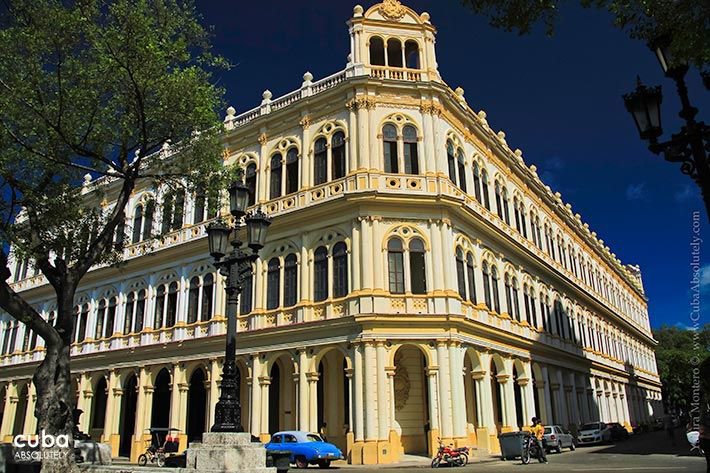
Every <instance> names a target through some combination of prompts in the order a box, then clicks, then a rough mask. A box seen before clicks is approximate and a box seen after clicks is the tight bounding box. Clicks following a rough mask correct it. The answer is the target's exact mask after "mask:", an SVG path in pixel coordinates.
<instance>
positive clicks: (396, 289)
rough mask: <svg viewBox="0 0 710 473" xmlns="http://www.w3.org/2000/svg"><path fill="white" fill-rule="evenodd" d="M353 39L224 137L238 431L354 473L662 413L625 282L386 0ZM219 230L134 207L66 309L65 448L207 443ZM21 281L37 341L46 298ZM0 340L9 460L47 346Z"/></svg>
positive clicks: (27, 425)
mask: <svg viewBox="0 0 710 473" xmlns="http://www.w3.org/2000/svg"><path fill="white" fill-rule="evenodd" d="M348 27H349V34H350V39H351V41H350V44H351V51H350V55H349V57H348V63H347V65H346V66H345V69H344V70H342V71H340V72H337V73H335V74H333V75H331V76H328V77H325V78H323V79H320V80H314V79H313V77H312V75H311V74H310V73H305V74H304V75H303V83H302V84H301V86H300V88H298V89H297V90H295V91H293V92H291V93H289V94H287V95H285V96H283V97H279V98H273V97H272V94H271V93H270V92H269V91H265V92H264V94H263V100H262V102H261V104H260V105H259V106H258V107H256V108H254V109H251V110H249V111H246V112H244V113H239V114H238V113H237V112H236V111H235V110H234V109H233V108H230V109H229V110H228V111H227V116H226V118H225V119H224V127H225V132H224V150H225V163H229V164H231V163H237V164H239V165H240V166H241V167H242V168H243V169H244V170H245V171H246V181H247V184H248V185H249V187H250V188H251V189H252V190H253V191H254V192H253V202H252V204H253V205H254V206H259V207H261V208H262V209H263V210H264V211H265V212H267V213H268V214H270V215H271V216H272V217H274V220H273V224H272V226H271V227H270V229H269V240H268V243H267V246H266V247H265V248H264V249H263V251H262V252H261V259H259V260H258V261H257V262H256V264H255V268H254V276H253V278H252V280H251V281H249V283H248V284H247V288H246V290H245V293H244V294H243V295H242V297H241V301H240V315H239V319H238V331H239V334H238V349H237V355H238V362H239V371H240V378H241V401H242V420H243V423H244V427H245V430H247V431H249V432H251V433H252V434H254V435H257V436H259V437H261V438H262V439H263V440H267V439H268V438H269V436H270V434H272V433H274V432H276V431H277V430H282V429H302V430H310V431H317V430H318V429H319V428H320V427H321V426H322V425H326V427H325V429H326V431H327V436H328V439H329V440H331V441H333V442H334V443H336V444H337V445H338V446H340V447H341V448H342V449H343V451H344V452H346V453H347V457H348V459H349V461H350V462H352V463H366V464H373V463H391V462H397V461H398V460H399V459H400V457H401V456H402V454H405V453H406V454H422V455H431V454H432V452H433V451H434V450H435V448H436V446H437V439H438V438H441V439H442V440H443V441H444V442H451V443H455V444H456V445H469V446H474V447H476V448H478V449H479V450H480V451H488V452H492V453H495V452H496V451H497V450H498V448H499V446H498V441H497V435H498V434H499V433H501V432H507V431H511V430H517V429H519V428H522V427H524V426H526V425H528V424H529V422H530V418H531V417H532V416H533V415H538V416H541V417H542V419H543V422H544V423H545V424H560V425H563V426H569V425H576V424H580V423H582V422H587V421H592V420H602V421H606V422H620V423H622V424H623V425H625V426H626V427H627V428H630V427H631V425H633V424H635V423H638V424H640V423H643V422H646V421H649V420H650V419H651V418H652V417H654V416H658V415H659V414H660V413H661V409H662V407H661V387H660V382H659V378H658V374H657V371H656V362H655V357H654V352H653V348H654V345H655V343H656V342H655V341H654V340H653V338H652V334H651V330H650V325H649V320H648V313H647V303H646V297H645V295H644V290H643V286H642V280H641V274H640V271H639V268H638V267H634V266H631V265H625V264H623V263H621V262H620V261H619V259H618V258H617V257H616V256H615V255H614V253H612V252H611V250H610V249H609V248H608V247H607V246H605V245H604V242H603V240H601V239H599V238H598V237H597V236H596V234H595V233H594V232H593V231H591V230H590V229H589V227H588V225H587V224H585V223H584V222H583V221H582V219H581V217H580V216H579V214H575V213H574V212H573V211H572V209H571V207H570V205H569V204H565V203H564V202H563V201H562V200H561V197H560V194H559V193H554V192H553V191H552V190H550V188H549V187H547V186H546V185H545V184H544V183H543V182H541V180H540V178H539V176H538V174H537V173H536V169H535V166H528V165H527V164H526V163H525V161H524V159H523V155H522V152H521V151H520V150H511V149H510V148H509V147H508V145H507V143H506V138H505V133H503V132H501V131H499V132H496V131H494V130H492V129H491V128H490V127H489V125H488V123H487V121H486V113H485V112H483V111H478V112H476V111H474V110H473V109H472V108H471V106H470V105H469V104H468V102H467V100H466V98H465V97H464V91H463V89H461V88H456V89H452V88H451V87H450V86H449V85H447V84H446V83H445V82H444V80H443V79H442V77H441V75H440V71H439V64H438V63H437V60H436V50H435V37H436V30H435V28H434V26H433V25H432V23H431V22H430V18H429V14H427V13H421V14H419V13H417V12H414V11H413V10H411V9H409V8H407V7H406V6H404V5H402V4H400V2H398V1H396V0H385V1H384V2H383V3H380V4H376V5H374V6H372V7H371V8H369V9H367V10H365V9H364V8H363V7H361V6H356V7H355V8H354V9H353V15H352V18H350V20H349V21H348ZM170 152H171V150H170V148H166V149H165V150H163V153H165V154H166V155H169V154H170ZM95 185H101V184H100V183H97V182H90V179H87V182H86V183H85V191H86V192H91V189H92V186H95ZM218 212H221V213H222V214H223V215H224V214H226V209H218V208H216V205H215V204H214V202H212V200H211V199H209V198H206V197H205V196H204V195H189V194H188V195H185V194H181V193H177V194H176V193H173V192H166V191H165V190H164V189H160V188H153V187H144V188H141V189H139V190H138V191H137V192H136V193H135V194H134V196H133V198H132V200H131V202H130V204H129V206H128V208H127V211H126V215H127V218H126V222H125V227H124V231H125V233H126V239H127V240H128V245H127V246H126V248H125V250H124V251H125V264H124V265H122V266H121V267H120V268H108V267H97V268H95V269H93V270H92V271H91V272H90V273H89V274H88V275H87V276H86V277H85V278H84V280H83V282H82V286H81V287H80V290H79V291H78V297H77V301H76V306H77V308H76V317H77V320H76V324H75V327H76V329H75V330H76V332H75V340H76V343H75V344H74V346H73V347H72V358H73V362H72V367H73V371H74V373H75V384H76V394H77V404H78V407H79V408H81V409H82V410H83V411H84V414H83V417H82V419H81V426H80V427H81V429H82V430H83V431H85V432H87V433H90V434H91V436H92V437H93V438H94V439H100V440H102V441H104V442H106V443H109V444H110V445H111V448H112V451H113V454H114V455H115V456H124V457H130V458H131V459H133V460H134V461H135V459H136V458H137V456H138V454H139V453H141V452H142V451H143V449H144V446H145V445H144V440H145V438H146V429H147V428H149V427H151V426H152V427H174V428H177V429H180V432H181V434H180V437H181V443H182V446H183V447H184V446H186V444H187V443H188V442H189V441H192V440H197V439H199V438H200V436H201V434H202V433H203V432H204V431H206V429H208V428H209V426H211V425H212V423H213V419H214V406H215V403H216V401H217V398H218V396H219V382H220V381H219V377H220V373H221V364H220V363H221V357H222V355H223V352H224V333H225V329H226V320H225V316H224V313H225V296H224V290H223V281H222V278H221V276H218V275H217V273H216V271H215V269H214V267H213V266H212V265H211V264H210V259H209V257H208V252H207V243H206V230H205V228H206V225H207V224H208V223H209V222H210V220H211V219H212V218H213V217H214V216H215V215H216V214H217V213H218ZM160 232H165V233H164V234H165V237H164V238H162V239H160V240H158V241H155V240H151V239H150V238H149V237H150V235H151V233H160ZM13 267H14V275H13V277H14V283H13V284H14V285H13V287H14V288H15V290H17V291H20V292H21V293H22V295H23V297H25V298H26V299H27V300H29V301H31V302H32V303H33V305H34V306H35V307H37V309H38V310H39V311H40V312H41V313H42V314H43V316H44V317H46V318H47V319H48V320H52V319H53V317H54V307H53V305H52V304H53V299H52V291H51V288H50V286H49V285H48V284H47V282H46V280H45V279H44V278H43V277H42V276H41V275H37V274H34V270H33V269H32V265H31V263H29V262H27V261H15V262H13ZM0 341H1V342H2V351H1V353H2V354H1V356H0V388H1V391H0V396H2V399H0V409H2V423H1V426H0V435H2V437H3V439H5V440H7V439H9V438H10V437H11V436H12V435H13V434H18V433H33V432H34V431H35V430H36V421H35V419H34V416H33V408H34V402H35V394H34V387H33V386H32V383H31V376H32V373H33V370H34V367H35V366H36V365H37V363H38V361H39V360H41V359H42V356H43V346H42V341H41V340H38V339H37V337H36V336H35V335H33V334H32V333H29V332H28V331H26V330H25V327H24V326H22V325H21V324H18V323H16V322H14V321H12V320H11V319H9V318H7V317H6V318H5V319H3V322H2V335H1V339H0Z"/></svg>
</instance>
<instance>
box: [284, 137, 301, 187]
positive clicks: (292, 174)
mask: <svg viewBox="0 0 710 473" xmlns="http://www.w3.org/2000/svg"><path fill="white" fill-rule="evenodd" d="M298 186H299V183H298V151H297V150H296V148H291V149H290V150H288V152H287V153H286V194H293V193H294V192H297V191H298Z"/></svg>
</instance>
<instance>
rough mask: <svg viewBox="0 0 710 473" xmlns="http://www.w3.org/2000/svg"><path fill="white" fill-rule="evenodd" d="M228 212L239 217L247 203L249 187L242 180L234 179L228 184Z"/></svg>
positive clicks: (244, 211) (244, 210) (245, 208)
mask: <svg viewBox="0 0 710 473" xmlns="http://www.w3.org/2000/svg"><path fill="white" fill-rule="evenodd" d="M228 190H229V213H231V214H232V215H233V216H234V217H235V218H241V217H242V216H243V215H244V213H246V210H247V206H248V205H249V188H248V187H247V186H245V185H244V184H243V183H242V182H239V181H235V182H232V184H231V185H230V186H229V189H228Z"/></svg>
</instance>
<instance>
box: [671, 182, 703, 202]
mask: <svg viewBox="0 0 710 473" xmlns="http://www.w3.org/2000/svg"><path fill="white" fill-rule="evenodd" d="M696 193H697V191H696V189H695V187H694V186H692V185H690V184H686V185H685V186H683V188H682V189H681V190H679V191H678V192H676V193H675V194H674V195H673V198H675V201H676V202H678V203H682V202H687V201H689V200H691V199H693V198H694V197H695V195H696Z"/></svg>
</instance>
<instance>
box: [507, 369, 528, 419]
mask: <svg viewBox="0 0 710 473" xmlns="http://www.w3.org/2000/svg"><path fill="white" fill-rule="evenodd" d="M518 378H519V372H518V369H517V367H515V366H513V379H512V380H511V381H510V382H512V383H513V399H514V401H515V420H516V422H517V424H516V425H517V426H518V428H520V427H522V426H524V425H525V419H524V417H523V391H522V389H521V387H520V384H518Z"/></svg>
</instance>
